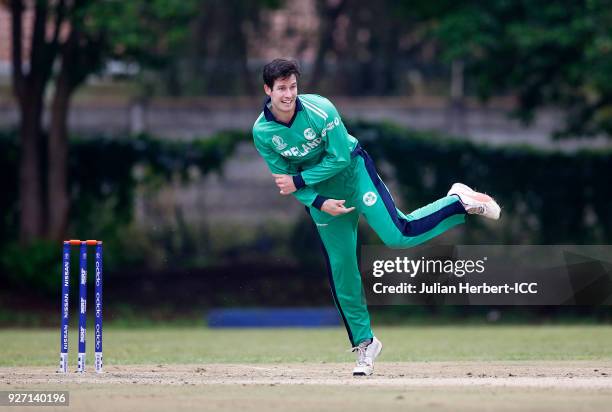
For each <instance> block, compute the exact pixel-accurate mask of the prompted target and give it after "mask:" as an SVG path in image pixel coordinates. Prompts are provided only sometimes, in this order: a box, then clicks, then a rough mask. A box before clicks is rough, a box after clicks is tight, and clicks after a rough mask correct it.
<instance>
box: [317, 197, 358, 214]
mask: <svg viewBox="0 0 612 412" xmlns="http://www.w3.org/2000/svg"><path fill="white" fill-rule="evenodd" d="M344 202H346V200H336V199H327V200H326V201H325V202H323V205H322V206H321V210H322V211H324V212H325V213H329V214H330V215H332V216H338V215H343V214H345V213H350V212H352V211H353V210H355V207H344Z"/></svg>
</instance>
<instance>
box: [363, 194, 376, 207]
mask: <svg viewBox="0 0 612 412" xmlns="http://www.w3.org/2000/svg"><path fill="white" fill-rule="evenodd" d="M362 200H363V204H364V205H366V206H372V205H373V204H374V203H376V201H377V200H378V196H376V193H374V192H367V193H365V194H364V195H363V199H362Z"/></svg>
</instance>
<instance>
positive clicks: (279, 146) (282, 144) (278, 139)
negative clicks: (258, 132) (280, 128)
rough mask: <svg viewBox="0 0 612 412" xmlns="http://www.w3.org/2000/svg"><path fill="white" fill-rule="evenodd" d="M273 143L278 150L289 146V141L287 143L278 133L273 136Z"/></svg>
mask: <svg viewBox="0 0 612 412" xmlns="http://www.w3.org/2000/svg"><path fill="white" fill-rule="evenodd" d="M272 143H273V144H274V146H276V148H277V149H278V150H283V149H284V148H285V147H287V143H285V141H284V140H283V138H282V137H280V136H277V135H274V136H272Z"/></svg>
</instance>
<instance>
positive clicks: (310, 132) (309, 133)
mask: <svg viewBox="0 0 612 412" xmlns="http://www.w3.org/2000/svg"><path fill="white" fill-rule="evenodd" d="M304 137H305V138H306V140H313V139H315V138H316V137H317V134H316V133H315V131H314V130H312V129H311V128H310V127H309V128H308V129H306V130H304Z"/></svg>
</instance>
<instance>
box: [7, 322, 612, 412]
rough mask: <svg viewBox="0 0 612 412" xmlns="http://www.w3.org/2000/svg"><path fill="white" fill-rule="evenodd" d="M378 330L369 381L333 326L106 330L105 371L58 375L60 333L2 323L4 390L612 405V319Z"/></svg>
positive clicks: (306, 406) (315, 405)
mask: <svg viewBox="0 0 612 412" xmlns="http://www.w3.org/2000/svg"><path fill="white" fill-rule="evenodd" d="M72 331H73V332H72V333H71V335H70V338H71V354H70V361H71V364H70V367H71V370H74V368H75V366H76V365H75V360H76V333H75V332H74V329H72ZM376 334H377V336H378V337H379V338H380V339H381V340H382V341H383V343H384V345H385V347H384V350H383V354H382V355H381V357H380V362H377V365H376V366H377V368H376V374H375V376H372V377H367V378H353V377H352V376H350V371H351V367H352V362H353V359H354V357H353V354H351V353H349V352H347V349H348V342H347V341H346V337H345V332H344V330H342V329H339V328H338V329H336V328H332V329H311V330H304V329H263V330H256V329H246V330H244V329H242V330H241V329H233V330H232V329H215V330H212V329H206V328H199V327H193V328H184V327H183V328H172V327H164V328H162V327H157V328H132V329H126V328H113V327H110V328H107V329H105V335H104V355H105V363H106V368H105V373H104V374H102V375H97V374H94V373H86V374H83V375H79V374H76V373H70V374H68V375H66V376H64V375H59V374H55V373H54V371H55V369H56V367H57V364H58V350H59V331H58V330H57V329H46V330H25V329H4V330H0V343H1V346H0V390H7V389H12V390H17V389H18V390H25V389H30V390H34V389H38V390H43V389H66V390H69V391H70V396H71V406H70V408H69V409H72V410H80V409H87V410H104V409H107V408H110V407H112V409H116V410H128V409H129V410H136V411H139V410H143V411H144V410H147V411H148V410H165V411H167V410H179V409H180V410H193V409H194V408H201V409H204V410H214V411H216V410H223V411H228V410H241V411H247V410H283V411H284V410H304V411H306V410H332V411H340V410H348V409H350V410H371V409H372V408H377V407H378V408H384V409H385V410H405V409H407V408H413V409H417V410H496V411H497V410H502V411H503V410H555V411H566V410H567V411H570V410H571V411H574V410H594V411H603V410H609V409H610V405H612V344H611V343H612V327H611V326H575V325H573V326H456V327H449V326H436V327H415V326H411V327H381V328H378V329H377V330H376ZM88 339H89V340H88V342H93V337H92V336H89V337H88ZM89 352H90V353H89V357H88V362H89V370H90V371H91V370H92V367H91V366H92V360H93V356H92V353H91V347H90V351H89ZM101 401H104V402H102V403H101ZM204 406H205V408H204ZM0 409H1V407H0ZM25 409H27V408H25ZM20 410H21V409H20ZM58 410H66V408H58Z"/></svg>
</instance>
